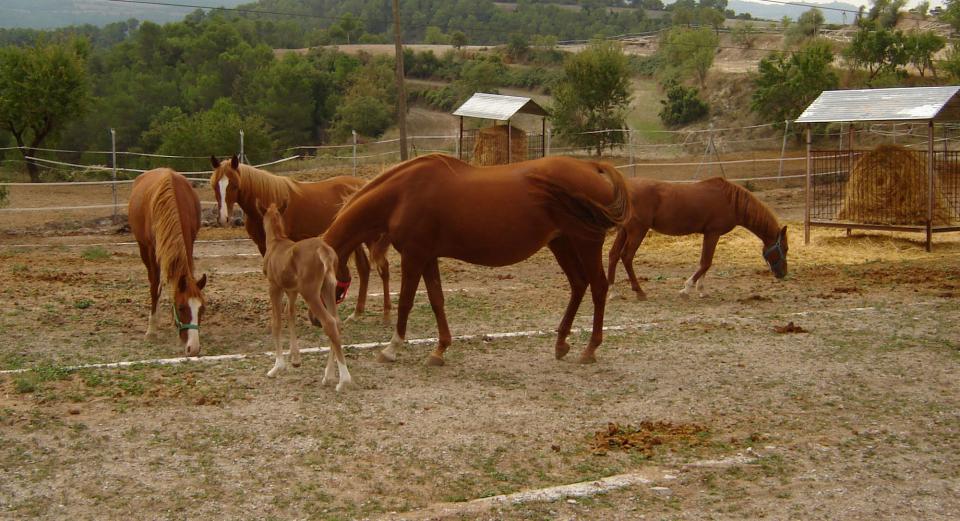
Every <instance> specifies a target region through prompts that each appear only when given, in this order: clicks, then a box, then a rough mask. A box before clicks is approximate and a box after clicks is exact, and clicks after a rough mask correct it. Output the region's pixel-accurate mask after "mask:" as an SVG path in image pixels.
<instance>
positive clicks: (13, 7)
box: [0, 0, 243, 29]
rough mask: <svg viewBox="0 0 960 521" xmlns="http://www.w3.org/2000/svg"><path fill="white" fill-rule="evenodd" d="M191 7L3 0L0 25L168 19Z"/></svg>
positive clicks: (231, 1) (203, 2)
mask: <svg viewBox="0 0 960 521" xmlns="http://www.w3.org/2000/svg"><path fill="white" fill-rule="evenodd" d="M189 3H190V4H191V5H198V6H209V7H233V6H236V5H239V4H241V3H243V0H191V1H190V2H189ZM193 10H194V8H192V7H168V6H157V5H146V4H133V3H122V2H111V1H109V0H3V2H0V28H14V27H19V28H31V29H52V28H56V27H66V26H69V25H84V24H91V25H98V26H102V25H106V24H109V23H112V22H121V21H125V20H128V19H130V18H136V19H137V20H141V21H143V20H150V21H152V22H157V23H167V22H175V21H179V20H182V19H183V17H184V16H186V15H187V14H189V13H190V12H191V11H193Z"/></svg>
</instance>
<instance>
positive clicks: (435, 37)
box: [423, 25, 450, 45]
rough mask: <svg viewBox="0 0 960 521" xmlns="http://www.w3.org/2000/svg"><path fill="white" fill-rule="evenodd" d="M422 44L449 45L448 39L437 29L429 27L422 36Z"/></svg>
mask: <svg viewBox="0 0 960 521" xmlns="http://www.w3.org/2000/svg"><path fill="white" fill-rule="evenodd" d="M423 43H426V44H430V45H444V44H447V43H450V37H449V36H447V35H445V34H443V31H441V30H440V28H439V27H436V26H433V25H431V26H430V27H427V31H426V32H425V33H424V35H423Z"/></svg>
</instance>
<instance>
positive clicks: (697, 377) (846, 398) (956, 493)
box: [0, 186, 960, 520]
mask: <svg viewBox="0 0 960 521" xmlns="http://www.w3.org/2000/svg"><path fill="white" fill-rule="evenodd" d="M208 192H209V189H208V188H207V187H206V186H204V187H202V188H201V193H202V194H203V195H204V197H205V198H206V199H209V197H210V196H209V193H208ZM12 195H16V193H13V192H12ZM759 195H760V196H761V197H762V198H763V199H764V200H766V201H767V202H768V204H770V205H771V206H772V207H774V208H775V210H776V211H777V213H778V214H779V215H780V216H781V218H782V219H785V220H786V222H787V223H788V224H789V225H790V254H789V262H790V275H789V277H788V278H787V279H785V280H783V281H776V280H774V278H773V277H772V275H771V274H770V273H769V271H768V270H767V269H766V266H765V265H764V263H763V261H762V259H761V258H760V243H759V241H758V240H757V239H756V238H754V237H752V236H750V235H749V234H748V233H747V232H745V231H743V230H738V231H737V232H736V233H733V234H731V235H729V236H726V237H724V238H723V239H722V240H721V243H720V246H719V247H718V251H717V255H716V258H715V263H714V267H713V269H712V270H711V271H710V273H709V274H708V275H707V279H706V288H707V291H708V292H709V295H708V296H706V297H705V298H702V299H701V298H693V299H690V300H685V299H683V298H681V297H680V295H679V294H678V290H679V289H680V287H681V285H682V282H683V280H684V279H685V278H686V277H688V276H689V275H690V274H691V273H692V272H693V270H694V269H695V266H696V263H697V259H698V257H699V240H698V239H697V238H695V237H689V238H672V237H666V236H663V235H656V234H654V235H652V236H651V237H649V238H648V240H647V241H646V242H645V244H644V246H643V247H642V248H641V250H640V253H639V254H638V274H639V275H641V276H643V277H646V279H647V280H646V281H645V282H644V286H645V289H646V291H647V294H648V296H649V300H648V301H645V302H637V301H635V300H633V299H632V297H631V296H629V295H627V293H629V286H628V285H627V284H626V281H625V280H624V279H625V277H624V276H623V273H622V270H621V271H620V275H619V277H618V282H617V285H616V288H615V291H616V293H617V296H615V297H614V298H613V299H611V301H610V302H609V304H608V307H607V320H606V322H607V325H608V326H611V327H612V328H613V329H612V330H611V331H609V332H608V333H607V334H606V337H605V342H604V344H603V345H602V346H601V348H600V349H599V351H598V353H597V354H598V360H599V362H598V363H597V364H595V365H588V366H582V365H578V364H576V363H574V361H575V360H576V355H577V354H578V351H579V349H582V347H583V345H584V344H585V342H586V336H587V335H586V334H582V333H581V334H575V335H573V338H572V342H571V343H572V344H574V351H572V352H571V354H570V355H568V358H569V359H568V360H563V361H557V360H554V358H553V334H552V333H551V332H550V331H551V330H552V329H554V328H555V327H556V325H557V324H558V323H559V320H560V315H561V314H562V312H563V308H564V306H565V304H566V299H567V289H566V283H565V278H564V277H563V275H562V274H561V272H560V269H559V268H558V267H557V265H556V263H555V262H554V260H553V259H552V257H551V255H550V254H549V252H547V251H543V252H541V253H539V254H537V255H536V256H534V257H533V258H532V259H530V260H528V261H526V262H524V263H521V264H518V265H516V266H511V267H507V268H501V269H488V268H479V267H475V266H470V265H466V264H463V263H459V262H456V261H449V260H444V261H442V262H441V273H442V277H443V282H444V289H445V290H446V291H447V293H446V301H447V313H448V317H449V321H450V324H451V327H452V329H453V334H454V335H475V336H474V337H472V338H471V339H466V340H456V341H455V342H454V344H453V346H452V347H451V348H450V349H449V350H448V352H447V357H446V358H447V365H446V366H445V367H441V368H435V367H427V366H425V364H424V362H425V360H426V357H427V354H428V353H429V350H430V349H432V345H430V344H429V343H427V344H426V345H413V346H410V347H409V348H408V349H407V350H405V351H404V352H403V353H401V356H400V359H399V361H398V362H397V363H395V364H391V365H384V364H380V363H377V362H376V361H375V353H374V352H372V351H370V350H360V349H350V350H348V363H349V365H350V370H351V372H352V374H353V377H354V379H355V381H356V383H357V384H358V386H357V388H355V389H351V390H348V391H345V392H342V393H339V394H338V393H336V392H335V391H334V390H333V388H332V387H322V386H321V385H320V380H321V378H322V369H323V364H324V362H325V355H323V356H322V357H321V356H320V355H317V354H309V355H306V356H305V359H304V364H303V366H302V367H300V368H298V369H293V370H291V371H289V372H288V373H286V374H284V375H282V376H281V377H280V378H278V379H267V377H266V376H265V374H266V372H267V370H268V369H269V368H270V367H271V366H272V363H273V360H272V358H271V357H269V356H266V355H263V354H262V353H263V352H265V351H266V350H267V349H269V348H270V347H271V346H270V344H271V342H270V337H269V332H268V315H269V305H268V301H267V294H266V285H265V282H264V279H263V276H262V274H261V273H260V258H259V256H258V255H256V248H255V246H254V245H253V244H252V243H251V242H249V241H248V240H245V239H243V232H242V230H240V229H220V228H210V227H205V228H204V229H203V230H202V232H201V236H200V239H201V241H204V242H202V243H200V244H198V246H197V252H196V253H197V256H198V270H199V272H200V273H207V274H208V278H209V283H208V286H207V292H206V294H207V299H208V306H207V313H206V316H205V319H204V322H203V326H202V330H201V341H202V354H203V355H206V356H209V355H221V354H247V355H249V356H248V357H246V358H244V359H242V360H232V361H218V362H202V361H200V362H191V363H184V364H178V365H166V366H158V365H151V364H143V365H135V366H132V367H127V368H123V369H81V370H67V369H66V367H67V366H73V365H79V364H91V363H99V362H113V361H119V360H144V359H152V358H170V357H175V356H179V354H180V353H179V347H178V345H177V343H176V341H175V339H174V332H173V328H172V325H169V324H168V323H167V321H165V325H166V330H165V331H166V333H167V334H166V336H165V337H163V340H161V341H157V342H154V343H151V342H146V341H144V339H143V332H144V330H145V326H146V320H147V302H148V293H147V287H146V277H145V270H144V268H143V266H142V265H141V264H140V260H139V258H138V256H137V253H136V247H135V246H134V245H131V244H122V243H125V242H128V241H131V240H132V238H131V237H130V235H129V233H125V232H121V233H116V228H117V227H116V226H109V225H104V224H103V223H102V222H101V223H98V222H95V221H92V220H88V221H83V222H81V223H79V225H78V224H74V225H72V226H71V227H70V228H71V229H70V230H64V229H63V227H62V226H61V227H55V226H53V225H50V224H43V223H42V222H41V221H40V220H38V218H36V217H32V218H31V219H33V220H23V221H18V220H17V219H26V217H13V214H3V219H4V224H3V228H4V231H5V233H4V234H3V235H0V295H2V302H3V306H2V307H0V370H17V369H28V371H26V372H22V373H6V374H2V375H0V518H9V519H24V518H42V519H187V518H189V519H294V518H295V519H355V518H369V519H395V518H404V519H429V518H438V517H443V518H449V519H507V520H526V519H690V520H693V519H758V518H767V519H799V520H809V519H824V520H828V519H829V520H832V519H867V518H872V519H924V520H927V519H956V517H957V515H958V512H960V499H958V498H960V486H958V483H960V458H958V455H960V387H958V385H957V382H958V381H960V321H958V317H960V236H958V235H957V234H944V235H939V236H936V237H935V244H934V252H933V253H932V254H928V253H925V252H924V251H923V246H922V243H921V242H920V239H921V237H920V236H919V235H917V236H909V237H908V236H899V235H891V234H871V235H864V234H855V235H854V236H853V237H845V236H843V233H842V232H837V231H823V230H815V231H814V241H813V243H812V244H811V245H810V246H806V247H805V246H804V245H803V242H802V227H801V226H799V225H798V222H799V221H800V219H801V215H802V211H801V210H802V206H801V205H802V192H800V191H799V190H796V189H790V188H782V189H770V190H766V191H763V192H760V193H759ZM69 197H70V196H69V194H68V195H65V196H63V200H64V201H67V200H69ZM79 198H80V197H78V199H79ZM121 199H123V196H121ZM48 200H49V198H48ZM18 204H21V203H18ZM43 204H50V203H38V204H36V205H38V206H39V205H43ZM23 205H24V206H30V204H27V203H24V204H23ZM101 214H102V212H101ZM16 215H17V216H22V215H24V214H16ZM71 215H72V214H71ZM47 217H48V218H49V215H48V216H47ZM64 220H67V219H66V218H65V219H64ZM11 231H16V232H17V233H10V232H11ZM96 244H99V245H96ZM391 260H392V261H393V265H394V266H393V267H394V269H393V275H394V284H395V286H394V289H399V288H398V285H397V284H398V280H399V269H398V266H397V264H398V262H397V261H398V258H397V256H396V255H395V254H393V256H392V258H391ZM376 280H377V279H376V278H375V277H374V282H373V284H372V286H373V287H374V289H373V291H375V292H378V291H379V283H378V282H376ZM356 286H357V285H356V284H354V286H353V288H351V292H352V295H351V297H350V298H348V300H347V302H346V303H345V305H343V306H341V309H340V313H341V316H343V317H346V316H347V314H349V312H350V310H352V306H353V303H354V299H355V297H356V294H355V293H356V291H355V288H356ZM624 297H626V298H624ZM379 301H380V297H379V296H373V297H371V298H370V300H369V305H368V313H367V315H366V316H365V317H363V318H362V319H361V320H359V321H355V322H350V323H347V324H346V326H345V330H344V337H345V341H346V342H347V343H351V344H354V343H363V342H376V341H387V340H389V338H390V335H391V330H390V329H389V328H387V327H384V326H383V325H382V324H381V323H380V321H379V312H380V309H381V308H380V304H379ZM168 302H169V301H167V300H164V301H162V304H165V305H166V306H169V304H168ZM591 313H592V306H591V305H590V303H589V299H588V300H587V301H585V302H584V304H583V305H582V306H581V312H580V315H579V317H578V319H577V323H576V324H575V325H576V326H578V327H587V326H588V325H589V321H590V314H591ZM789 322H793V324H794V326H795V327H794V328H790V331H793V332H784V333H780V332H777V330H776V328H781V329H780V331H783V328H784V327H785V326H787V325H788V323H789ZM797 326H798V327H799V328H800V329H802V332H797V331H796V329H797ZM536 331H542V334H538V333H536ZM508 332H528V333H527V334H526V335H519V336H514V337H509V338H497V337H493V336H485V335H488V334H491V333H508ZM435 335H436V328H435V324H434V319H433V315H432V313H431V311H430V306H429V304H428V302H427V300H426V297H425V295H418V297H417V300H416V303H415V307H414V310H413V313H412V317H411V324H410V334H409V338H429V337H433V336H435ZM300 337H301V345H302V347H314V346H324V345H326V338H325V337H324V336H323V335H322V333H319V330H317V329H314V328H311V327H310V326H308V325H307V324H306V321H305V320H301V323H300ZM610 424H615V425H610ZM621 474H629V475H630V478H629V479H630V483H631V484H629V485H627V486H625V487H623V488H619V489H616V490H611V491H609V492H607V493H605V494H600V495H594V496H589V497H579V498H573V497H562V496H561V497H559V498H553V499H551V500H548V501H540V502H537V501H532V502H522V503H516V504H514V503H511V502H509V501H503V502H499V503H492V502H491V503H470V502H469V501H470V500H474V499H476V498H482V497H488V496H493V495H497V494H510V493H515V492H520V491H525V490H531V489H540V488H545V487H553V486H557V485H565V484H571V483H577V482H583V481H593V480H597V479H599V478H603V477H607V476H614V475H621ZM641 478H642V479H641Z"/></svg>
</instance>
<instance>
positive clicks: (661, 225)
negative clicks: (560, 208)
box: [607, 177, 788, 300]
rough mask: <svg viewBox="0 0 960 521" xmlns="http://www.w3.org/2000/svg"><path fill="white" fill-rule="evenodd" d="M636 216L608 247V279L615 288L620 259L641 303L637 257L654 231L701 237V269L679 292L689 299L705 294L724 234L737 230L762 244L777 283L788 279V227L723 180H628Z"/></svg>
mask: <svg viewBox="0 0 960 521" xmlns="http://www.w3.org/2000/svg"><path fill="white" fill-rule="evenodd" d="M627 186H628V187H629V189H630V198H631V203H632V206H633V215H632V216H631V218H630V220H628V221H627V222H626V223H624V225H623V226H621V227H620V229H619V230H618V232H617V237H616V239H615V240H614V241H613V246H612V247H611V248H610V254H609V266H608V268H607V270H608V271H607V280H608V281H609V283H610V285H611V286H612V285H613V282H614V277H615V275H616V270H617V262H618V261H622V262H623V267H624V268H625V269H626V271H627V277H628V278H629V279H630V286H631V287H632V289H633V291H634V292H635V294H636V296H637V299H639V300H644V299H646V298H647V297H646V294H645V293H644V292H643V289H642V288H641V287H640V283H639V282H638V281H637V275H636V273H634V271H633V257H634V255H636V253H637V249H638V248H639V247H640V244H641V243H642V242H643V239H644V237H646V235H647V232H648V231H649V230H651V229H653V230H656V231H657V232H660V233H662V234H665V235H690V234H694V233H701V234H703V247H702V250H701V252H700V268H699V269H697V271H696V272H694V274H693V275H691V276H690V278H688V279H687V280H686V282H685V283H684V285H683V289H682V290H680V293H681V294H683V295H684V296H688V295H689V294H690V292H691V290H692V289H693V288H694V286H696V289H697V292H698V293H699V295H700V296H701V297H703V296H705V294H704V290H703V278H704V275H705V274H706V273H707V270H708V269H710V266H711V264H712V263H713V253H714V250H715V249H716V247H717V241H718V240H719V239H720V236H721V235H724V234H726V233H729V232H730V231H731V230H733V229H734V228H736V227H737V226H743V227H744V228H746V229H748V230H750V231H751V232H753V234H754V235H756V236H757V237H758V238H759V239H760V240H761V241H762V242H763V249H762V254H763V259H764V261H766V263H767V265H768V266H769V267H770V271H772V272H773V275H774V276H775V277H777V278H778V279H782V278H783V277H785V276H786V275H787V250H788V245H787V227H786V226H784V227H782V228H781V227H780V224H779V223H778V222H777V217H776V216H775V215H774V214H773V212H772V211H771V210H770V208H768V207H767V205H765V204H763V202H762V201H760V200H759V199H757V198H756V197H755V196H754V195H753V194H751V193H750V192H749V191H748V190H747V189H746V188H743V187H742V186H739V185H736V184H734V183H731V182H729V181H727V180H726V179H723V178H721V177H713V178H710V179H705V180H703V181H699V182H696V183H670V182H666V181H656V180H653V179H643V178H631V179H629V180H627Z"/></svg>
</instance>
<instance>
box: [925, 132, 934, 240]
mask: <svg viewBox="0 0 960 521" xmlns="http://www.w3.org/2000/svg"><path fill="white" fill-rule="evenodd" d="M933 186H934V185H933V120H932V119H931V120H929V121H928V122H927V251H930V250H931V249H932V245H933V205H934V197H933Z"/></svg>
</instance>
